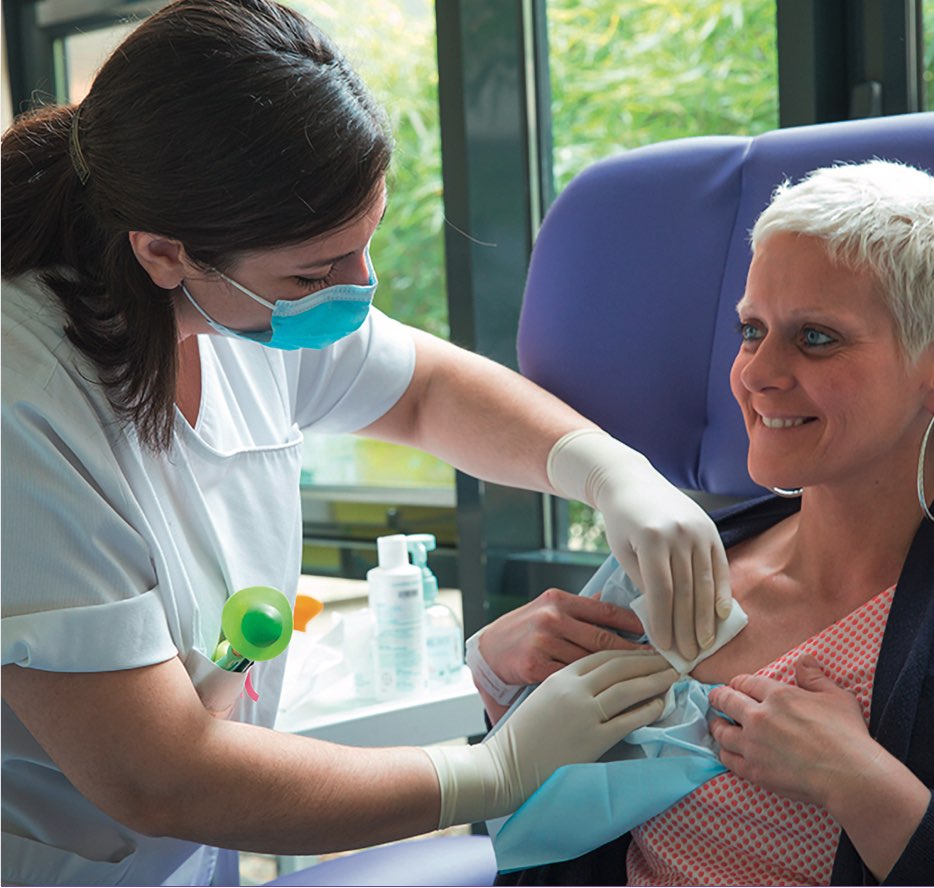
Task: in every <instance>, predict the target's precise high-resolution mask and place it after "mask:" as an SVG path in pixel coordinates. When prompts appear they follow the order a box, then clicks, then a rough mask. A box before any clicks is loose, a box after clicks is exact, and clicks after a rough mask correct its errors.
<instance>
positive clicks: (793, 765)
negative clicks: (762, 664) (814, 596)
mask: <svg viewBox="0 0 934 888" xmlns="http://www.w3.org/2000/svg"><path fill="white" fill-rule="evenodd" d="M795 678H796V680H797V683H798V686H797V687H795V686H794V685H789V684H786V683H784V682H780V681H776V680H775V679H771V678H765V677H764V676H757V675H737V676H736V677H735V678H734V679H733V680H732V681H730V683H729V685H726V686H723V687H719V688H715V689H714V690H712V691H711V692H710V702H711V704H712V705H713V706H714V707H715V708H716V709H719V710H720V711H721V712H723V713H724V714H725V715H728V716H729V717H730V718H732V719H733V720H734V721H736V722H737V724H735V725H731V724H730V723H729V722H727V721H726V720H724V719H722V718H717V719H714V720H713V722H712V724H711V733H712V734H713V737H714V739H715V740H716V741H717V742H718V743H719V744H720V750H721V751H720V760H721V761H722V762H723V764H724V765H725V766H726V767H727V768H729V769H730V770H731V771H733V772H734V773H735V774H738V775H739V776H740V777H744V778H746V779H747V780H750V781H751V782H753V783H755V784H757V785H759V786H761V787H763V788H765V789H767V790H770V791H772V792H776V793H778V794H779V795H783V796H786V797H787V798H790V799H795V800H796V801H804V802H810V803H813V804H816V805H820V806H822V807H825V808H826V807H828V802H829V799H830V798H831V796H832V793H833V791H834V789H835V787H836V785H837V784H839V782H840V781H849V782H852V781H853V780H858V779H859V776H860V774H861V773H862V772H863V771H864V770H865V769H866V768H867V767H868V766H869V765H870V763H871V762H872V760H873V758H874V757H875V756H876V755H877V746H876V743H875V741H873V740H872V738H871V737H870V735H869V731H868V730H867V728H866V723H865V722H864V721H863V716H862V713H861V711H860V706H859V703H858V702H857V700H856V698H855V697H854V696H853V695H852V694H851V693H850V692H849V691H847V690H844V689H843V688H841V687H839V686H838V685H837V684H835V683H834V682H833V681H832V680H831V679H829V678H828V677H827V676H826V675H824V673H823V672H822V671H821V668H820V663H819V662H818V661H817V660H816V659H815V658H814V657H812V656H810V655H807V654H806V655H804V656H802V657H801V658H800V659H799V660H798V662H797V664H796V667H795Z"/></svg>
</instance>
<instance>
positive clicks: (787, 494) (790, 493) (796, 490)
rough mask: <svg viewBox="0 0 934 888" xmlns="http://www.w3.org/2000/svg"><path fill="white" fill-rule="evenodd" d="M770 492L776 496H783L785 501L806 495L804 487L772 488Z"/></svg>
mask: <svg viewBox="0 0 934 888" xmlns="http://www.w3.org/2000/svg"><path fill="white" fill-rule="evenodd" d="M769 490H771V491H772V493H774V494H775V495H776V496H782V497H784V498H785V499H795V498H796V497H799V496H801V494H802V493H804V488H803V487H770V488H769Z"/></svg>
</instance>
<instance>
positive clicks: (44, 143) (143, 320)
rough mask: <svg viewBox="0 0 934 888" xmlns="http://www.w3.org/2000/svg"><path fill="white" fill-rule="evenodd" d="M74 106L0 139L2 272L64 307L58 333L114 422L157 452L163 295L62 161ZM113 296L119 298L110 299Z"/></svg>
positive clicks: (163, 363)
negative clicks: (26, 280) (101, 392)
mask: <svg viewBox="0 0 934 888" xmlns="http://www.w3.org/2000/svg"><path fill="white" fill-rule="evenodd" d="M76 115H77V108H76V107H75V106H72V105H53V106H48V107H43V108H40V109H37V110H35V111H32V112H28V113H26V114H24V115H22V116H21V117H19V118H18V119H17V120H16V122H15V123H14V124H13V125H12V126H11V127H10V129H9V130H8V131H7V132H6V133H5V134H4V136H3V141H2V160H0V176H2V187H3V194H2V201H0V224H2V272H3V276H4V277H13V276H15V275H20V274H25V273H28V272H37V273H39V274H40V275H41V278H42V280H43V282H44V283H45V284H46V285H47V286H48V287H49V288H50V289H51V290H52V292H53V293H54V294H55V295H56V296H57V297H58V299H59V301H60V302H61V304H62V306H63V307H64V309H65V313H66V316H67V324H66V327H65V333H66V335H67V336H68V338H69V340H70V341H71V342H73V343H74V344H75V345H76V346H77V347H78V348H79V349H80V350H81V351H82V352H83V353H84V354H86V355H87V356H88V357H90V358H91V359H92V360H93V361H94V363H95V365H96V366H97V368H98V372H99V374H100V379H101V382H102V383H103V384H104V386H105V388H106V390H107V397H108V400H109V401H110V404H111V406H112V407H113V409H114V411H115V412H116V413H117V415H118V416H119V417H120V418H121V419H122V420H124V421H126V422H128V423H132V424H134V425H135V426H136V429H137V432H138V434H139V436H140V439H141V440H142V441H143V442H144V443H145V444H146V445H147V446H149V447H151V448H153V449H154V450H157V451H158V450H166V449H167V448H168V447H169V444H170V443H171V439H172V429H173V425H174V417H175V384H176V360H177V358H176V353H177V329H176V324H175V314H174V310H173V307H172V298H171V294H170V293H169V292H167V291H165V290H162V289H161V288H159V287H157V286H155V284H153V282H152V280H151V279H150V278H149V276H148V275H147V274H146V272H145V270H144V269H143V268H142V266H141V265H140V264H139V262H137V261H136V257H135V256H134V254H133V251H132V249H131V247H130V243H129V238H128V237H127V232H126V231H111V232H107V231H105V230H104V229H103V228H102V227H101V225H100V224H99V223H98V222H97V221H96V219H95V215H94V212H93V210H92V208H91V206H90V201H91V199H92V194H91V191H90V189H93V188H94V184H93V182H92V181H91V180H90V179H88V181H87V182H86V183H84V184H82V182H81V177H80V176H79V174H78V172H77V170H76V168H75V164H74V161H73V158H72V151H73V150H74V149H73V148H72V146H71V139H72V127H73V126H74V125H75V123H76ZM113 294H119V298H114V295H113Z"/></svg>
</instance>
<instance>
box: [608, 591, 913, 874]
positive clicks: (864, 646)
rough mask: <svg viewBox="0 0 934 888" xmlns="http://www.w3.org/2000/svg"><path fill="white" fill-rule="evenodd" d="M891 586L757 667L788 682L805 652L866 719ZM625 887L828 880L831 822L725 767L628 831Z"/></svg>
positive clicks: (833, 840)
mask: <svg viewBox="0 0 934 888" xmlns="http://www.w3.org/2000/svg"><path fill="white" fill-rule="evenodd" d="M894 594H895V587H894V586H893V587H892V588H891V589H886V590H885V591H884V592H880V593H879V594H878V595H876V596H875V598H872V599H870V600H869V601H867V602H866V603H865V604H864V605H862V606H861V607H859V608H857V609H856V610H855V611H852V612H851V613H849V614H848V615H847V616H845V617H843V619H841V620H838V621H837V622H836V623H834V624H833V625H831V626H828V627H827V628H825V629H822V630H821V631H820V632H818V633H817V634H816V635H813V636H812V637H811V638H809V639H808V640H807V641H805V642H802V643H801V644H800V645H798V646H797V647H795V648H793V649H792V650H790V651H788V652H787V653H785V654H783V655H782V656H781V657H779V658H778V659H776V660H774V661H773V662H771V663H769V664H768V665H767V666H764V667H762V669H760V670H759V671H758V672H757V673H756V674H757V675H765V676H768V677H769V678H774V679H777V680H779V681H784V682H788V683H789V684H793V683H794V664H795V662H796V661H797V660H798V658H799V657H800V656H801V655H802V654H805V653H809V654H813V655H814V656H815V657H817V659H818V660H819V661H820V663H821V666H822V667H823V669H824V673H825V674H826V675H828V676H829V677H830V678H832V679H833V680H834V681H835V682H836V683H837V684H839V685H840V686H841V687H844V688H846V689H847V690H849V691H851V692H852V693H854V694H855V695H856V698H857V699H858V700H859V703H860V706H861V707H862V710H863V718H864V719H865V720H866V722H867V724H868V722H869V706H870V703H871V702H872V683H873V678H874V676H875V671H876V661H877V660H878V658H879V648H880V646H881V644H882V635H883V632H884V631H885V623H886V620H887V619H888V615H889V607H890V606H891V604H892V597H893V596H894ZM632 836H633V841H632V843H631V844H630V846H629V853H628V856H627V861H626V866H627V873H628V882H629V884H630V885H827V884H829V882H830V873H831V870H832V868H833V861H834V855H835V854H836V850H837V844H838V842H839V838H840V827H839V825H838V824H837V822H836V821H835V820H834V819H833V818H832V817H831V816H830V815H829V814H828V813H827V812H826V811H825V810H824V809H823V808H819V807H817V806H816V805H809V804H805V803H804V802H793V801H791V800H790V799H786V798H784V797H782V796H779V795H776V794H774V793H771V792H766V790H764V789H761V788H760V787H758V786H756V785H755V784H752V783H750V782H749V781H748V780H744V779H742V778H740V777H737V776H736V775H735V774H732V773H731V772H729V771H727V772H725V773H723V774H720V775H718V776H717V777H714V778H713V779H712V780H708V781H707V782H706V783H705V784H704V785H703V786H700V787H698V788H697V789H696V790H694V792H692V793H691V794H690V795H687V796H685V797H684V798H683V799H681V801H680V802H678V803H677V804H675V805H673V806H672V807H671V808H669V809H668V810H667V811H665V812H664V813H662V814H659V815H658V816H657V817H653V818H652V819H651V820H648V821H646V822H645V823H644V824H642V826H640V827H637V828H636V829H634V830H633V832H632Z"/></svg>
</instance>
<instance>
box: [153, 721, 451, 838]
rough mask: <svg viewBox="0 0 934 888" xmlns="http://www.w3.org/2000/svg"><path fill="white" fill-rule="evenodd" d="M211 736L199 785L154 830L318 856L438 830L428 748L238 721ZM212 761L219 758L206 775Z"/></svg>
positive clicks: (166, 802) (167, 809) (170, 802)
mask: <svg viewBox="0 0 934 888" xmlns="http://www.w3.org/2000/svg"><path fill="white" fill-rule="evenodd" d="M208 736H209V739H207V738H206V744H205V747H204V753H205V755H204V756H203V759H202V764H199V765H198V766H197V768H196V770H197V771H198V772H199V776H197V777H196V778H195V780H196V784H195V786H193V787H192V789H191V791H190V793H188V794H187V797H186V798H185V799H184V800H183V801H182V804H179V796H178V793H177V791H176V792H175V793H172V794H170V795H166V796H165V798H164V799H163V800H162V804H161V805H160V806H159V809H158V813H157V815H156V817H155V818H154V820H153V821H152V822H150V823H149V824H148V829H147V830H146V832H149V833H150V834H155V835H172V836H176V837H179V838H185V839H189V840H191V841H196V842H203V843H205V844H209V845H216V846H220V847H234V848H238V849H240V850H250V851H258V852H264V853H269V854H296V853H297V854H318V853H325V852H330V851H342V850H346V849H350V848H360V847H366V846H369V845H376V844H381V843H383V842H389V841H393V840H396V839H402V838H407V837H409V836H413V835H418V834H420V833H426V832H430V831H431V830H434V829H436V828H437V826H438V819H439V814H440V792H439V788H438V781H437V777H436V775H435V771H434V768H433V767H432V764H431V762H430V760H429V759H428V757H427V756H426V755H425V753H424V752H423V751H422V750H420V749H415V748H393V749H365V748H350V747H344V746H337V745H335V744H329V743H323V742H320V741H316V740H312V739H309V738H303V737H296V736H290V735H287V734H281V733H277V732H273V731H269V730H266V729H263V728H257V727H254V726H251V725H242V724H236V723H232V722H218V723H216V724H215V725H213V726H212V727H211V729H210V730H209V731H208ZM233 750H235V752H233ZM234 757H235V758H236V760H235V761H232V760H231V759H232V758H234ZM209 759H210V760H211V761H212V762H214V763H215V764H214V765H213V766H210V767H208V768H207V769H205V770H204V772H203V773H202V772H201V768H202V767H203V762H204V761H207V760H209ZM196 787H199V788H196ZM199 789H200V791H199ZM218 801H221V806H220V807H218Z"/></svg>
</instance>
